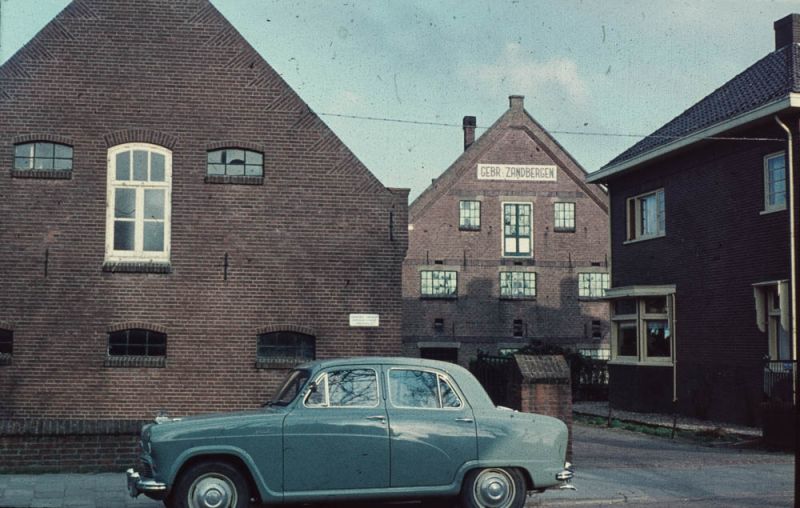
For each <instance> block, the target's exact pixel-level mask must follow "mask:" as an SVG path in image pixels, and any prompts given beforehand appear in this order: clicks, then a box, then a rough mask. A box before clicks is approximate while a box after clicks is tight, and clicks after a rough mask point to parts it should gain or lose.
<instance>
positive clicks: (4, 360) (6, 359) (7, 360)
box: [0, 353, 13, 367]
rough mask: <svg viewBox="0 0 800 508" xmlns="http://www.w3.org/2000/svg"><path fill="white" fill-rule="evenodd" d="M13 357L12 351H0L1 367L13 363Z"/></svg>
mask: <svg viewBox="0 0 800 508" xmlns="http://www.w3.org/2000/svg"><path fill="white" fill-rule="evenodd" d="M12 358H13V357H12V356H11V354H10V353H0V367H2V366H4V365H11V359H12Z"/></svg>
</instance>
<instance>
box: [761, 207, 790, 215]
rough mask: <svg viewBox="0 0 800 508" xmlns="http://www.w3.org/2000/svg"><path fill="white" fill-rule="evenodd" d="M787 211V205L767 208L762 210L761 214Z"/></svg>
mask: <svg viewBox="0 0 800 508" xmlns="http://www.w3.org/2000/svg"><path fill="white" fill-rule="evenodd" d="M785 211H786V207H785V206H781V207H776V208H767V209H766V210H762V211H761V212H759V215H769V214H771V213H776V212H785Z"/></svg>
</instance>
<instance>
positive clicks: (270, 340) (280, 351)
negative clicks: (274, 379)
mask: <svg viewBox="0 0 800 508" xmlns="http://www.w3.org/2000/svg"><path fill="white" fill-rule="evenodd" d="M316 344H317V339H316V338H315V337H314V336H313V335H307V334H305V333H300V332H290V331H283V332H269V333H262V334H261V335H259V336H258V346H257V357H256V367H257V368H268V367H272V366H279V367H281V368H286V367H293V366H295V365H297V364H299V363H304V362H309V361H311V360H314V359H315V358H316V356H317V355H316Z"/></svg>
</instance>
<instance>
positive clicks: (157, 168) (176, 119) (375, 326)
mask: <svg viewBox="0 0 800 508" xmlns="http://www.w3.org/2000/svg"><path fill="white" fill-rule="evenodd" d="M0 118H1V119H2V121H0V160H2V161H4V164H5V169H4V170H3V172H2V174H0V217H2V219H1V220H2V223H1V224H2V227H0V258H2V259H3V260H4V262H3V264H2V267H0V469H16V470H24V469H31V468H34V467H40V468H45V469H47V468H50V469H52V468H58V467H64V466H77V465H81V466H82V467H84V468H93V467H103V468H107V467H119V466H121V465H124V464H125V463H126V461H128V460H130V458H129V456H130V450H131V449H132V443H133V442H134V441H133V439H134V437H133V436H134V435H135V433H136V432H137V427H138V421H140V420H144V419H150V418H152V417H153V416H154V415H155V414H156V413H157V412H159V411H161V410H165V411H167V412H168V413H169V414H170V415H185V414H191V413H198V412H205V411H210V410H215V411H216V410H232V409H240V408H252V407H257V406H258V405H259V404H260V403H261V402H263V401H265V400H266V399H267V398H268V396H269V395H270V394H271V393H272V391H273V389H274V388H275V387H276V384H277V383H278V382H279V380H280V379H282V377H283V376H284V374H285V372H286V369H287V368H289V367H291V366H293V365H295V364H296V363H298V362H300V361H303V360H305V359H308V358H313V357H318V358H325V357H333V356H343V355H378V354H380V355H394V354H398V353H399V352H400V350H401V340H400V337H401V318H402V315H401V305H400V302H401V284H402V283H401V264H402V260H403V258H404V256H405V252H406V246H407V196H408V191H407V190H405V189H403V190H398V189H388V188H385V187H384V186H383V185H382V184H381V183H380V182H379V181H378V180H377V179H376V178H375V177H374V176H373V175H372V174H371V173H370V172H369V171H368V170H367V169H366V168H365V167H364V166H363V165H362V164H361V162H360V161H358V160H357V159H356V157H355V156H354V155H353V154H352V153H351V152H350V151H349V150H348V149H347V148H346V147H345V146H344V145H343V144H342V143H341V142H340V140H339V139H338V138H337V137H336V135H335V134H334V133H333V132H331V131H330V130H329V129H328V128H327V127H326V126H325V125H324V124H323V122H322V121H320V119H319V118H318V117H317V115H315V114H314V113H313V112H312V111H310V109H309V108H308V106H307V105H306V104H304V103H303V101H302V100H301V99H300V98H299V97H298V96H297V95H296V94H295V92H294V91H293V90H292V89H291V88H290V87H289V86H288V85H287V84H286V83H285V82H284V81H283V80H282V79H281V78H280V76H279V75H278V74H277V73H276V72H275V71H274V70H273V69H272V68H271V67H270V66H269V65H268V64H267V63H266V62H265V61H264V60H263V59H262V57H261V56H260V55H259V54H258V53H257V52H256V51H255V50H254V49H253V48H252V47H251V46H250V45H249V44H248V43H247V42H246V41H245V40H244V39H243V37H242V36H241V35H240V34H239V33H238V32H237V31H236V30H235V29H234V28H233V27H232V25H230V24H229V23H228V21H227V20H226V19H224V17H223V16H222V15H221V14H220V13H219V12H218V11H217V10H216V9H215V8H214V7H213V6H212V5H211V4H210V3H209V2H208V1H207V0H177V1H175V0H170V1H166V0H140V1H137V2H128V1H126V0H102V1H101V0H75V1H73V2H72V3H71V4H70V5H69V6H68V7H66V8H65V9H64V10H63V11H62V12H61V13H60V14H59V15H58V16H57V17H56V18H55V19H53V20H52V21H51V22H50V23H49V24H48V25H47V26H46V27H45V28H44V29H43V30H42V31H41V32H40V33H39V34H37V35H36V36H35V37H34V38H33V39H32V40H31V41H30V42H29V43H28V44H27V45H26V46H24V47H23V48H22V49H21V50H20V51H19V52H18V53H17V54H16V55H14V56H13V57H12V58H11V59H10V60H8V61H7V62H6V63H5V64H4V65H3V66H2V67H0ZM123 452H124V453H123ZM94 457H98V458H97V460H98V461H100V462H101V463H99V464H92V462H91V460H94Z"/></svg>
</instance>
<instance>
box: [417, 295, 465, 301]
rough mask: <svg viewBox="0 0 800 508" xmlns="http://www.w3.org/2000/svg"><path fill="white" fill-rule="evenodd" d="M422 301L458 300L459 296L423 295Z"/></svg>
mask: <svg viewBox="0 0 800 508" xmlns="http://www.w3.org/2000/svg"><path fill="white" fill-rule="evenodd" d="M419 299H420V300H458V296H432V295H422V296H420V297H419Z"/></svg>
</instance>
